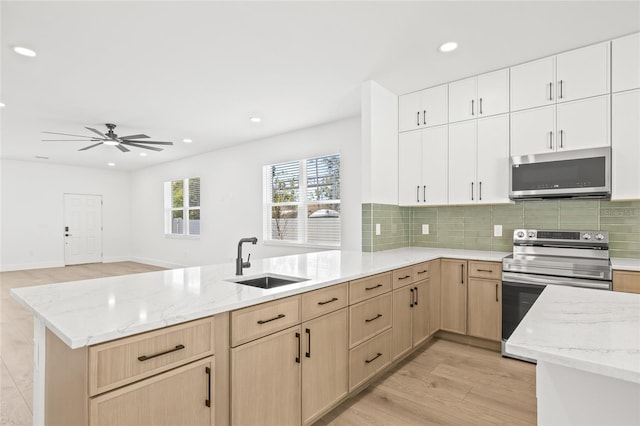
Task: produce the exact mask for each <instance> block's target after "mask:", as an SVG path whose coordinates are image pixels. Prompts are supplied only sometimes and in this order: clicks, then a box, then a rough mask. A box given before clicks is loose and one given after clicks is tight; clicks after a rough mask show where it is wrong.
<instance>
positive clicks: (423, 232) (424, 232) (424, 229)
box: [422, 223, 429, 235]
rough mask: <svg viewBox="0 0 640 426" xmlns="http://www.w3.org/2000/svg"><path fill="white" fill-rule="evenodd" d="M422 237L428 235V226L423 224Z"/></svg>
mask: <svg viewBox="0 0 640 426" xmlns="http://www.w3.org/2000/svg"><path fill="white" fill-rule="evenodd" d="M422 235H429V224H428V223H423V224H422Z"/></svg>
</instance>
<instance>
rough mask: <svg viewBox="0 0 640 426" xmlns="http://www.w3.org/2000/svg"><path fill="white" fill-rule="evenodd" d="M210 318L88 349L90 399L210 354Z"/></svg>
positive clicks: (211, 325)
mask: <svg viewBox="0 0 640 426" xmlns="http://www.w3.org/2000/svg"><path fill="white" fill-rule="evenodd" d="M213 342H214V340H213V317H210V318H205V319H202V320H198V321H192V322H188V323H185V324H180V325H176V326H172V327H167V328H164V329H162V330H157V331H152V332H149V333H143V334H139V335H136V336H131V337H127V338H124V339H120V340H116V341H113V342H108V343H104V344H100V345H96V346H91V347H89V394H90V395H91V396H93V395H97V394H99V393H102V392H105V391H108V390H111V389H115V388H117V387H119V386H122V385H125V384H127V383H131V382H134V381H136V380H140V379H142V378H145V377H149V376H152V375H154V374H157V373H160V372H162V371H166V370H169V369H171V368H175V367H178V366H180V365H182V364H186V363H188V362H191V361H194V360H197V359H199V358H203V357H205V356H208V355H213V352H214V348H213Z"/></svg>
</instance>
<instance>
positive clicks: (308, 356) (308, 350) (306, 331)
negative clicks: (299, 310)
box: [304, 328, 311, 358]
mask: <svg viewBox="0 0 640 426" xmlns="http://www.w3.org/2000/svg"><path fill="white" fill-rule="evenodd" d="M304 332H305V333H307V352H306V353H305V354H304V356H306V357H307V358H311V330H309V329H308V328H305V329H304Z"/></svg>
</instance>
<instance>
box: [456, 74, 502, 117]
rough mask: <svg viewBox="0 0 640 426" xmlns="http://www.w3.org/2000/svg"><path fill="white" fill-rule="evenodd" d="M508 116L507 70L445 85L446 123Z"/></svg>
mask: <svg viewBox="0 0 640 426" xmlns="http://www.w3.org/2000/svg"><path fill="white" fill-rule="evenodd" d="M505 112H509V69H507V68H505V69H502V70H498V71H494V72H490V73H486V74H482V75H479V76H477V77H471V78H467V79H464V80H460V81H456V82H454V83H450V84H449V122H450V123H454V122H457V121H464V120H470V119H472V118H480V117H487V116H491V115H496V114H503V113H505Z"/></svg>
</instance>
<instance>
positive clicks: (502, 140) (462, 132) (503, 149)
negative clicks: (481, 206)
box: [449, 114, 509, 204]
mask: <svg viewBox="0 0 640 426" xmlns="http://www.w3.org/2000/svg"><path fill="white" fill-rule="evenodd" d="M508 170H509V118H508V115H507V114H503V115H499V116H495V117H489V118H483V119H479V120H470V121H465V122H461V123H455V124H451V125H450V126H449V203H450V204H476V203H487V204H489V203H505V202H509V192H508V189H509V188H508V175H507V173H508Z"/></svg>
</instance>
